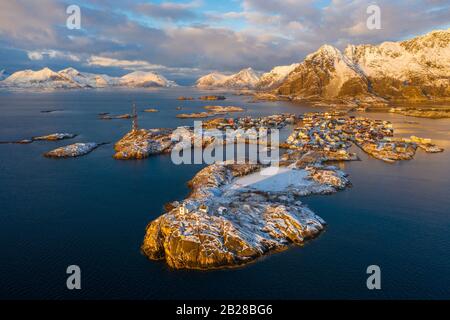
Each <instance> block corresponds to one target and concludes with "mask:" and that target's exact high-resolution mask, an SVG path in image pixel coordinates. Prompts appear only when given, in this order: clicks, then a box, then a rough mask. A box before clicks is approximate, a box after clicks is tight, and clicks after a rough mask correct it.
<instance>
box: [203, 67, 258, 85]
mask: <svg viewBox="0 0 450 320" xmlns="http://www.w3.org/2000/svg"><path fill="white" fill-rule="evenodd" d="M258 81H259V75H258V74H257V73H256V72H255V71H254V70H253V69H252V68H246V69H242V70H241V71H239V72H238V73H235V74H232V75H224V74H222V73H218V72H214V73H210V74H207V75H205V76H203V77H201V78H199V79H198V80H197V83H196V86H197V87H198V88H223V89H252V88H255V86H256V84H257V83H258Z"/></svg>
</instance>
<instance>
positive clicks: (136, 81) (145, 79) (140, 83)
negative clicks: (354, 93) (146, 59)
mask: <svg viewBox="0 0 450 320" xmlns="http://www.w3.org/2000/svg"><path fill="white" fill-rule="evenodd" d="M119 85H121V86H127V87H173V86H176V83H175V82H173V81H169V80H167V79H166V78H165V77H163V76H162V75H159V74H157V73H154V72H144V71H134V72H131V73H129V74H127V75H124V76H123V77H121V78H120V79H119Z"/></svg>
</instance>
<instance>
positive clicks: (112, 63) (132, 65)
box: [87, 56, 165, 70]
mask: <svg viewBox="0 0 450 320" xmlns="http://www.w3.org/2000/svg"><path fill="white" fill-rule="evenodd" d="M87 63H88V65H90V66H100V67H118V68H123V69H128V70H156V69H164V68H165V67H164V66H162V65H159V64H151V63H148V62H147V61H143V60H120V59H114V58H108V57H101V56H91V57H90V58H89V59H88V61H87Z"/></svg>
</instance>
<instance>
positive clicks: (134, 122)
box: [131, 102, 139, 132]
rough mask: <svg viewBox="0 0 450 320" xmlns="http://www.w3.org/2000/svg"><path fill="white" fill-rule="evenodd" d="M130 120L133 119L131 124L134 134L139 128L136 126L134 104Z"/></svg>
mask: <svg viewBox="0 0 450 320" xmlns="http://www.w3.org/2000/svg"><path fill="white" fill-rule="evenodd" d="M131 118H132V119H133V122H132V131H133V132H136V131H138V130H139V126H138V121H137V120H138V119H137V118H138V116H137V111H136V104H135V103H134V102H133V110H132V114H131Z"/></svg>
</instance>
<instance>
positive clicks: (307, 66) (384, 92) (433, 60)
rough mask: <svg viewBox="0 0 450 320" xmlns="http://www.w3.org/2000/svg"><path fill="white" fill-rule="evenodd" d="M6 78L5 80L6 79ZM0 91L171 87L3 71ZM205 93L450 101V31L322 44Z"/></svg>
mask: <svg viewBox="0 0 450 320" xmlns="http://www.w3.org/2000/svg"><path fill="white" fill-rule="evenodd" d="M2 79H3V80H2ZM0 80H2V81H0V86H3V87H5V86H6V87H20V88H52V89H53V88H103V87H112V86H124V87H173V86H176V85H177V84H176V83H175V82H173V81H169V80H167V79H166V78H165V77H163V76H162V75H159V74H157V73H154V72H143V71H134V72H131V73H129V74H127V75H125V76H122V77H111V76H107V75H103V74H93V73H86V72H79V71H78V70H76V69H74V68H67V69H64V70H61V71H58V72H55V71H53V70H51V69H49V68H44V69H42V70H39V71H32V70H24V71H18V72H15V73H13V74H12V75H10V76H8V75H7V74H6V73H5V72H4V71H1V72H0ZM196 87H198V88H202V89H233V90H235V89H238V90H239V89H251V90H255V91H256V92H257V93H259V92H261V93H263V94H264V95H266V96H267V95H270V96H271V97H272V98H274V99H278V98H283V99H285V98H289V99H292V100H303V99H319V100H346V99H347V100H351V99H352V100H355V99H356V100H364V99H365V100H368V101H373V99H376V100H380V101H381V100H383V101H388V100H408V101H415V100H417V101H421V100H433V99H434V100H436V99H441V98H443V99H449V98H450V29H448V30H436V31H432V32H429V33H427V34H425V35H422V36H418V37H416V38H413V39H410V40H405V41H399V42H383V43H381V44H379V45H368V44H365V45H348V46H347V48H346V49H345V50H343V51H341V50H339V49H338V48H335V47H333V46H331V45H323V46H322V47H320V48H319V49H318V50H317V51H315V52H313V53H311V54H309V55H308V56H306V58H305V59H304V60H303V61H301V62H298V63H294V64H291V65H287V66H277V67H274V68H273V69H272V70H271V71H269V72H267V73H260V72H256V71H255V70H253V69H252V68H245V69H242V70H240V71H239V72H238V73H235V74H224V73H220V72H213V73H210V74H207V75H205V76H202V77H201V78H199V79H198V80H197V82H196Z"/></svg>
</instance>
